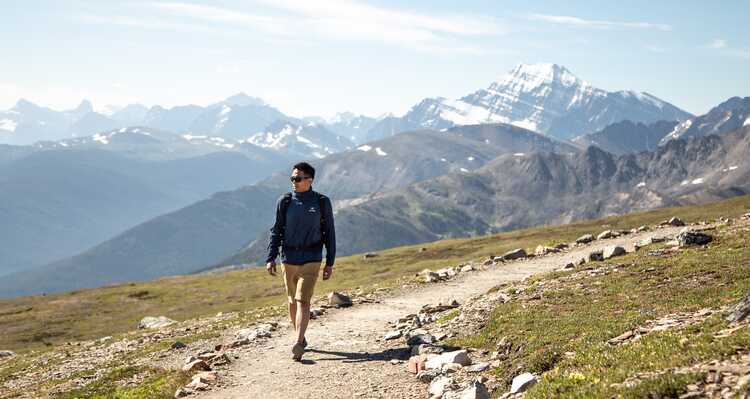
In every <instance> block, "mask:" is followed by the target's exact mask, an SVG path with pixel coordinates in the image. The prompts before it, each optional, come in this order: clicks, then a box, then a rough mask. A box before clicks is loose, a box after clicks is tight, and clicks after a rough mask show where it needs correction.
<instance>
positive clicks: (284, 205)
mask: <svg viewBox="0 0 750 399" xmlns="http://www.w3.org/2000/svg"><path fill="white" fill-rule="evenodd" d="M291 203H292V193H286V194H284V198H282V199H281V217H282V218H283V219H282V224H281V225H282V226H286V210H287V209H289V204H291Z"/></svg>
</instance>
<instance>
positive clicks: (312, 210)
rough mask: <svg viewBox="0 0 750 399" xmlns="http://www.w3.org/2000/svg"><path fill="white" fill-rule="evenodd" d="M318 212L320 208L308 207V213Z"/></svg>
mask: <svg viewBox="0 0 750 399" xmlns="http://www.w3.org/2000/svg"><path fill="white" fill-rule="evenodd" d="M316 212H318V209H317V208H315V207H314V206H311V207H309V208H307V213H316Z"/></svg>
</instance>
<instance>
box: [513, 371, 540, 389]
mask: <svg viewBox="0 0 750 399" xmlns="http://www.w3.org/2000/svg"><path fill="white" fill-rule="evenodd" d="M534 384H536V377H535V376H534V374H531V373H523V374H520V375H517V376H516V377H515V378H513V383H511V386H510V393H519V392H524V391H526V390H527V389H529V388H531V387H532V386H533V385H534Z"/></svg>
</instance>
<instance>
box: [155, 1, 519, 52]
mask: <svg viewBox="0 0 750 399" xmlns="http://www.w3.org/2000/svg"><path fill="white" fill-rule="evenodd" d="M257 2H259V3H262V4H263V5H265V6H266V7H267V8H270V9H275V10H276V11H277V12H278V11H281V12H284V13H286V15H284V16H278V15H274V16H269V15H261V14H258V13H252V14H251V13H247V12H244V11H239V10H234V9H229V8H223V7H216V6H206V5H199V4H188V3H182V2H154V3H146V4H145V5H146V6H147V7H149V8H152V9H155V10H157V11H160V12H162V13H164V14H168V15H169V16H171V17H176V16H179V17H187V18H190V19H194V20H200V21H203V22H208V23H217V22H220V23H222V24H223V25H227V24H230V25H232V26H234V27H236V28H245V29H246V28H250V29H256V30H260V31H263V32H265V33H269V34H270V35H271V36H275V37H287V38H293V37H296V38H303V39H305V40H310V39H311V37H312V38H314V37H318V38H325V39H332V40H343V41H368V42H380V43H387V44H396V45H399V46H402V47H410V48H413V49H417V50H420V51H427V52H436V50H437V49H438V48H440V47H442V49H440V50H439V52H450V53H464V54H481V53H484V52H485V51H484V50H483V49H481V48H479V47H477V46H475V45H469V44H467V43H464V42H463V40H464V38H467V37H477V36H483V35H498V34H504V33H506V31H505V30H504V29H503V28H501V27H500V25H499V24H498V23H497V22H496V21H494V20H491V19H488V18H485V17H481V16H472V17H468V16H450V17H445V16H433V15H424V14H418V13H415V12H410V11H402V10H396V9H390V8H384V7H375V6H372V5H368V4H365V3H363V2H361V1H355V0H327V1H312V0H306V1H298V0H274V1H271V0H257ZM212 26H213V25H212Z"/></svg>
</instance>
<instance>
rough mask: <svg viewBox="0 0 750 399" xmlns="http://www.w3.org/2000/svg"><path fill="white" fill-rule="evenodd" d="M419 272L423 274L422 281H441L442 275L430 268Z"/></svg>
mask: <svg viewBox="0 0 750 399" xmlns="http://www.w3.org/2000/svg"><path fill="white" fill-rule="evenodd" d="M419 274H420V275H422V281H424V282H425V283H435V282H438V281H440V275H439V274H437V273H435V272H433V271H432V270H430V269H425V270H422V272H420V273H419Z"/></svg>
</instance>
